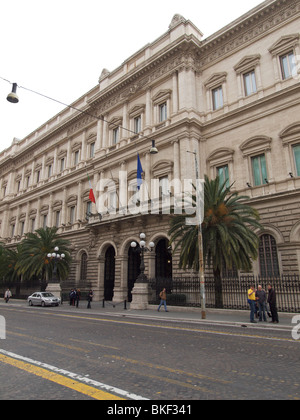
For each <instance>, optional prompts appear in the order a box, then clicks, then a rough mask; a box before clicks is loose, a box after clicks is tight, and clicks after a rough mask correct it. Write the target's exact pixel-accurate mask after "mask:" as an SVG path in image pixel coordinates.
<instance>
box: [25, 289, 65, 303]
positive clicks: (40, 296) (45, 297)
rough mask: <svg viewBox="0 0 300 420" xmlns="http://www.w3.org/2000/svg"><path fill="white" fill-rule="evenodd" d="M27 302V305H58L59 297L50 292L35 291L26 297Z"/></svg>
mask: <svg viewBox="0 0 300 420" xmlns="http://www.w3.org/2000/svg"><path fill="white" fill-rule="evenodd" d="M27 302H28V304H29V306H33V305H41V306H58V305H59V304H60V298H58V297H57V296H54V295H53V294H52V293H50V292H36V293H33V294H32V295H31V296H29V297H28V298H27Z"/></svg>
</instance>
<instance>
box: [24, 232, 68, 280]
mask: <svg viewBox="0 0 300 420" xmlns="http://www.w3.org/2000/svg"><path fill="white" fill-rule="evenodd" d="M57 230H58V229H57V228H56V227H52V228H49V227H46V228H45V229H43V228H40V229H37V230H36V231H35V232H34V233H27V234H26V237H25V239H24V240H23V242H22V252H21V256H20V258H19V261H18V262H17V264H16V269H17V271H18V273H19V274H23V275H26V276H27V277H28V278H32V277H34V276H36V277H38V278H40V279H41V284H42V288H44V287H45V284H46V283H48V281H49V279H50V278H51V276H52V272H53V269H54V262H53V261H51V259H49V258H48V257H47V254H48V253H52V252H53V251H54V248H55V247H56V246H58V247H59V252H60V253H64V254H65V258H64V260H60V261H58V263H57V274H58V277H59V278H60V280H64V279H65V278H66V277H67V276H68V273H69V266H70V261H71V257H70V250H69V248H68V246H69V241H67V240H65V239H63V238H61V237H60V236H59V235H58V234H57Z"/></svg>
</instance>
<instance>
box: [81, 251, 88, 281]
mask: <svg viewBox="0 0 300 420" xmlns="http://www.w3.org/2000/svg"><path fill="white" fill-rule="evenodd" d="M86 278H87V254H86V253H85V252H84V253H83V254H82V255H81V261H80V280H81V281H86Z"/></svg>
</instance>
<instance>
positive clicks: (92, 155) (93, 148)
mask: <svg viewBox="0 0 300 420" xmlns="http://www.w3.org/2000/svg"><path fill="white" fill-rule="evenodd" d="M94 156H95V143H91V144H90V158H93V157H94Z"/></svg>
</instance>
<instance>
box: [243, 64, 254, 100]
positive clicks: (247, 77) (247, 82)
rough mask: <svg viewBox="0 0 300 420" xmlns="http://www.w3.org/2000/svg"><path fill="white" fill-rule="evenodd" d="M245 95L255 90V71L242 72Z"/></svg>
mask: <svg viewBox="0 0 300 420" xmlns="http://www.w3.org/2000/svg"><path fill="white" fill-rule="evenodd" d="M244 86H245V95H246V96H250V95H252V94H253V93H256V92H257V88H256V79H255V71H254V70H253V71H251V72H250V73H246V74H244Z"/></svg>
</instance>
